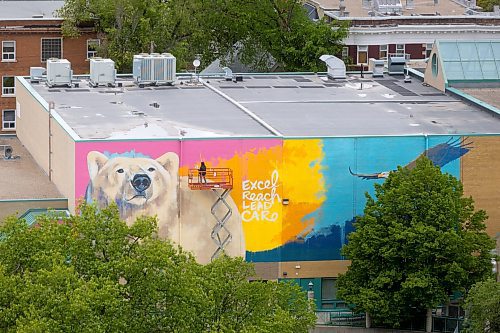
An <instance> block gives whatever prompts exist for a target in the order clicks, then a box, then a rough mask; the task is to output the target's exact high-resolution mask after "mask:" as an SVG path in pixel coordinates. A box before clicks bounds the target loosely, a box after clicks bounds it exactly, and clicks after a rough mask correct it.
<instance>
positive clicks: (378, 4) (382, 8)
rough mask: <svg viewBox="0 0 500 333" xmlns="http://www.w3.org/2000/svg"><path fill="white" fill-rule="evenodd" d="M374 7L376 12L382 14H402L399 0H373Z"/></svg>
mask: <svg viewBox="0 0 500 333" xmlns="http://www.w3.org/2000/svg"><path fill="white" fill-rule="evenodd" d="M374 8H375V10H376V11H377V12H380V13H384V14H402V12H403V5H402V3H401V0H374Z"/></svg>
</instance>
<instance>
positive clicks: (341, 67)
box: [319, 54, 346, 79]
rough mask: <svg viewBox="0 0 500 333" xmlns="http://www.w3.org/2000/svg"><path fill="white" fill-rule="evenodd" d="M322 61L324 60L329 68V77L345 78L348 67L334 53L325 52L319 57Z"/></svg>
mask: <svg viewBox="0 0 500 333" xmlns="http://www.w3.org/2000/svg"><path fill="white" fill-rule="evenodd" d="M319 59H320V60H321V61H324V62H325V64H326V67H327V70H328V77H329V78H332V79H345V78H346V69H345V63H344V62H343V61H342V60H341V59H339V58H337V57H335V56H332V55H329V54H323V55H322V56H321V57H319Z"/></svg>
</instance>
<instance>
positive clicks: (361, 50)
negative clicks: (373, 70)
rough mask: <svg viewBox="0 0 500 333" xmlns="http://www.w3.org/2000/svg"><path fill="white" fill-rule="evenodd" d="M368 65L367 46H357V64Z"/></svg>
mask: <svg viewBox="0 0 500 333" xmlns="http://www.w3.org/2000/svg"><path fill="white" fill-rule="evenodd" d="M367 63H368V45H358V64H367Z"/></svg>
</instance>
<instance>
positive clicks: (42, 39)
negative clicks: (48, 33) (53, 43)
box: [40, 37, 63, 62]
mask: <svg viewBox="0 0 500 333" xmlns="http://www.w3.org/2000/svg"><path fill="white" fill-rule="evenodd" d="M55 39H58V40H60V41H61V53H60V54H59V57H58V59H62V58H63V39H62V38H61V37H43V38H40V61H41V62H46V61H47V59H50V58H53V57H48V58H47V59H45V60H44V59H43V41H44V40H55Z"/></svg>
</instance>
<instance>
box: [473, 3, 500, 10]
mask: <svg viewBox="0 0 500 333" xmlns="http://www.w3.org/2000/svg"><path fill="white" fill-rule="evenodd" d="M477 5H478V6H479V7H481V8H482V9H483V10H484V11H485V12H492V11H493V7H494V6H500V0H477Z"/></svg>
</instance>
